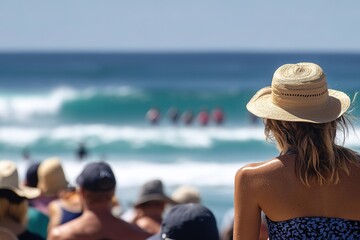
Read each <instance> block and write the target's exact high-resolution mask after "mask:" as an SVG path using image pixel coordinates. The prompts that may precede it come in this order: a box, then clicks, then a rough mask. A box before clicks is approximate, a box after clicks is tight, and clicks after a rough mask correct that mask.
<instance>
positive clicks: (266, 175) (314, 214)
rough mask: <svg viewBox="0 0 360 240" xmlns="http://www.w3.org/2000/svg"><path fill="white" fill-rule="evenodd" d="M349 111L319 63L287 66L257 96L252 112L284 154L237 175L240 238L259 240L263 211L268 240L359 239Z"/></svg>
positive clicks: (357, 161) (359, 170) (357, 162)
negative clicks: (342, 141)
mask: <svg viewBox="0 0 360 240" xmlns="http://www.w3.org/2000/svg"><path fill="white" fill-rule="evenodd" d="M349 106H350V99H349V97H348V96H347V95H346V94H345V93H343V92H340V91H336V90H332V89H328V88H327V82H326V77H325V74H324V72H323V71H322V69H321V68H320V67H319V66H318V65H316V64H313V63H298V64H286V65H283V66H281V67H280V68H278V69H277V70H276V71H275V73H274V76H273V80H272V85H271V87H267V88H263V89H261V90H259V91H258V92H257V93H256V94H255V96H254V97H253V98H252V99H251V100H250V102H249V103H248V104H247V109H248V110H249V111H250V112H251V113H252V114H254V115H256V116H258V117H260V118H263V119H264V124H265V135H266V138H267V139H273V140H275V141H276V143H277V147H278V149H279V151H280V155H279V156H278V157H275V158H273V159H271V160H269V161H266V162H262V163H253V164H248V165H246V166H244V167H242V168H241V169H240V170H239V171H238V172H237V173H236V177H235V194H234V197H235V203H234V205H235V206H234V207H235V218H234V239H241V240H244V239H245V240H246V239H251V240H253V239H257V238H258V234H259V227H260V222H261V214H260V213H261V211H264V213H265V214H266V217H267V222H268V227H269V239H360V204H359V202H360V185H359V182H360V158H359V155H358V154H357V153H356V152H354V151H352V150H350V149H348V148H345V147H343V146H341V145H339V144H338V138H337V137H338V136H337V129H339V128H340V130H342V131H343V133H344V135H345V133H346V131H347V129H348V126H349V121H348V117H347V114H346V113H345V112H346V111H347V109H348V108H349Z"/></svg>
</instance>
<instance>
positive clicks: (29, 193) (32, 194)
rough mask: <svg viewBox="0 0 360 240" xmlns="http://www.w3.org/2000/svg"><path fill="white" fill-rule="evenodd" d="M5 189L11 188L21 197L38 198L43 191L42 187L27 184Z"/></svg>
mask: <svg viewBox="0 0 360 240" xmlns="http://www.w3.org/2000/svg"><path fill="white" fill-rule="evenodd" d="M4 189H9V190H11V191H13V192H14V193H16V195H18V196H19V197H23V198H26V199H34V198H37V197H38V196H40V194H41V191H40V189H37V188H32V187H26V186H19V188H10V187H9V188H4Z"/></svg>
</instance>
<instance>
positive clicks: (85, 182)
mask: <svg viewBox="0 0 360 240" xmlns="http://www.w3.org/2000/svg"><path fill="white" fill-rule="evenodd" d="M76 183H77V184H78V185H79V186H80V187H82V188H84V189H85V190H89V191H109V190H113V189H114V188H115V186H116V179H115V176H114V173H113V171H112V170H111V167H110V165H109V164H107V163H106V162H94V163H89V164H88V165H86V166H85V168H84V170H83V171H82V172H81V173H80V175H79V176H78V177H77V178H76Z"/></svg>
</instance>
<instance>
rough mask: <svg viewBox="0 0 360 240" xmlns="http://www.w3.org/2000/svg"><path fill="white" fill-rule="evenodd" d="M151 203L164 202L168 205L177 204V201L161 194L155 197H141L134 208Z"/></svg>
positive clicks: (154, 195)
mask: <svg viewBox="0 0 360 240" xmlns="http://www.w3.org/2000/svg"><path fill="white" fill-rule="evenodd" d="M150 201H164V202H166V203H168V204H177V202H176V201H174V200H173V199H171V198H169V197H168V196H166V195H161V194H153V195H147V196H142V197H140V198H139V199H138V200H137V201H136V202H135V203H134V206H135V207H136V206H140V205H142V204H144V203H147V202H150Z"/></svg>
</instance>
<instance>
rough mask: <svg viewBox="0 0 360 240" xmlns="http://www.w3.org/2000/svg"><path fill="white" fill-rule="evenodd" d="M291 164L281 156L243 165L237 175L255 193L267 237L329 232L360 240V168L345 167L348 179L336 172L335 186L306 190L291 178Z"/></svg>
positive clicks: (292, 161)
mask: <svg viewBox="0 0 360 240" xmlns="http://www.w3.org/2000/svg"><path fill="white" fill-rule="evenodd" d="M295 162H296V155H295V154H290V155H283V156H280V157H278V158H275V159H273V160H271V161H268V162H265V163H257V164H251V165H247V166H245V167H243V168H242V169H241V170H240V171H239V173H238V174H243V175H245V178H246V176H250V177H251V180H249V181H245V182H249V183H251V187H253V188H254V191H256V192H257V193H256V196H254V197H256V198H257V202H258V205H259V207H260V209H262V210H263V211H264V212H265V214H266V216H267V218H268V225H269V235H270V236H272V237H273V238H270V239H289V238H290V236H291V234H295V235H298V234H315V235H317V234H319V231H324V229H329V228H333V229H338V228H339V229H340V230H341V231H345V230H346V233H347V234H350V235H351V236H353V237H354V235H353V234H354V233H357V234H358V235H357V237H358V238H360V204H359V202H360V185H359V183H360V168H359V167H357V166H351V167H349V170H350V174H349V175H347V174H346V173H345V172H340V182H339V183H337V184H334V183H331V184H326V185H322V186H320V185H315V186H311V187H308V186H305V185H304V184H303V183H302V182H301V181H300V179H299V178H298V177H297V176H296V174H294V172H295ZM241 172H242V173H241ZM347 220H356V221H347ZM358 221H359V222H358ZM341 231H340V232H341ZM325 233H326V234H340V233H338V232H336V233H334V232H331V231H330V232H329V231H325V232H322V233H321V234H323V237H324V239H328V237H329V236H326V237H325V235H324V234H325ZM289 234H290V235H289ZM341 234H343V233H341ZM276 236H281V237H285V238H277V237H276ZM286 236H287V237H286ZM311 236H314V235H307V237H311ZM338 237H341V236H338ZM343 239H345V238H343ZM346 239H349V237H348V236H347V237H346ZM350 239H351V238H350Z"/></svg>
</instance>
